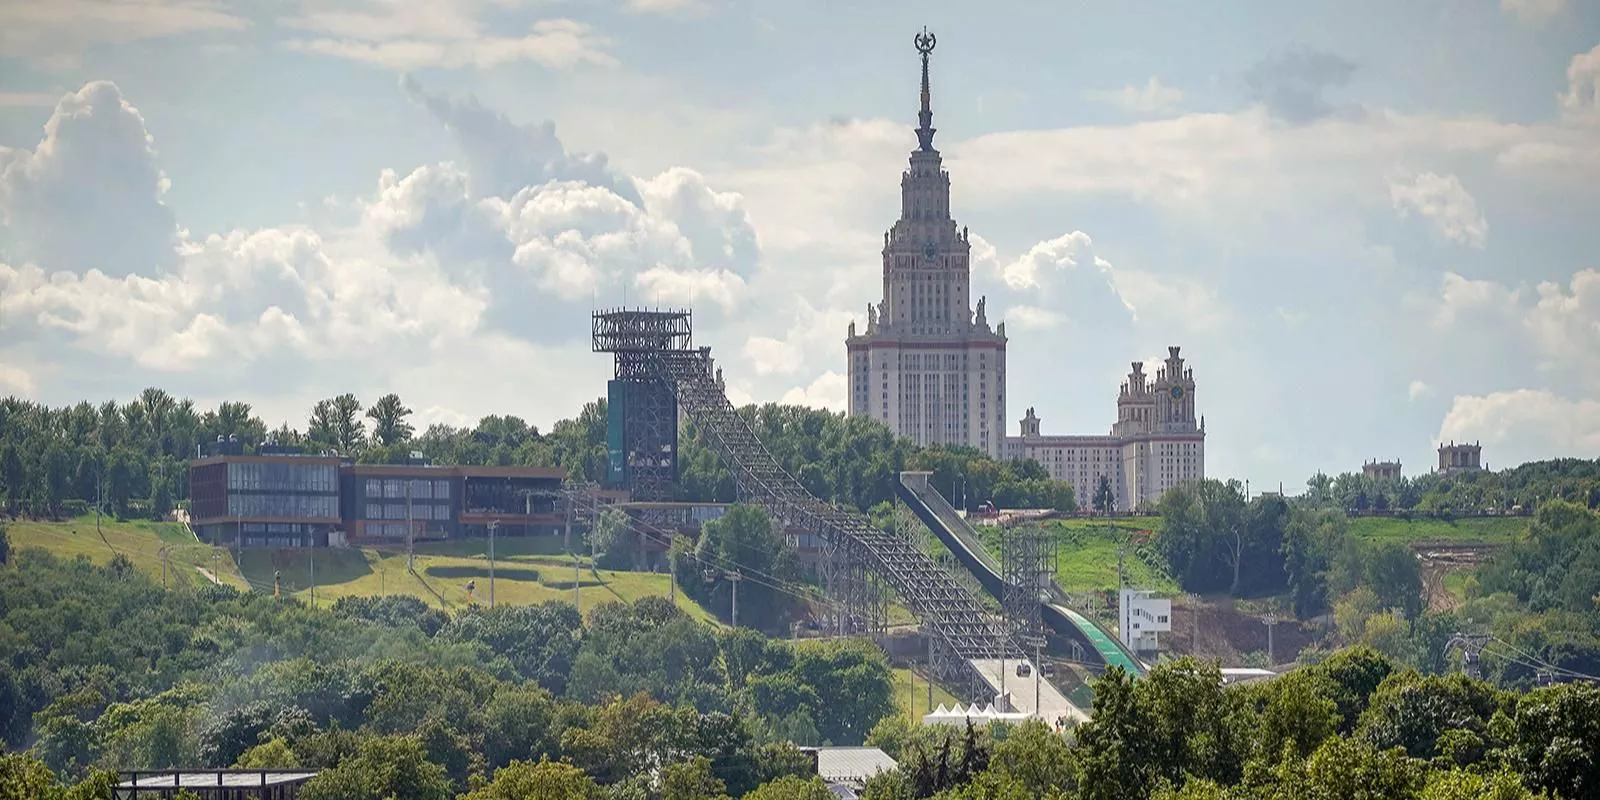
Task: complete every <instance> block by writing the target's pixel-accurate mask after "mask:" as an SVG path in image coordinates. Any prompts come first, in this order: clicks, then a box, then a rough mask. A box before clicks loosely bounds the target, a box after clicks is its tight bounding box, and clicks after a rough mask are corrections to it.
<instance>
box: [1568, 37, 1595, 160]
mask: <svg viewBox="0 0 1600 800" xmlns="http://www.w3.org/2000/svg"><path fill="white" fill-rule="evenodd" d="M1560 100H1561V110H1562V111H1563V112H1565V113H1566V114H1567V115H1568V116H1571V117H1578V118H1587V119H1593V118H1594V117H1595V116H1596V114H1597V113H1600V44H1597V45H1595V46H1594V48H1593V49H1592V50H1590V51H1589V52H1587V53H1579V54H1578V55H1575V56H1573V57H1572V60H1571V61H1570V62H1568V63H1567V91H1566V92H1565V93H1564V94H1562V95H1561V97H1560ZM1591 144H1592V142H1591Z"/></svg>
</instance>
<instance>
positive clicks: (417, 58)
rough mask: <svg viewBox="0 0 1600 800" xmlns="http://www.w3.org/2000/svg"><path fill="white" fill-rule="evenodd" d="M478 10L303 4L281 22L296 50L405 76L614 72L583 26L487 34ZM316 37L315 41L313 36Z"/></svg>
mask: <svg viewBox="0 0 1600 800" xmlns="http://www.w3.org/2000/svg"><path fill="white" fill-rule="evenodd" d="M480 5H482V4H481V3H477V2H439V3H427V2H416V1H414V0H400V2H357V3H334V4H332V5H329V4H326V3H320V2H307V3H306V4H305V6H304V7H303V8H302V9H301V12H300V13H299V14H296V15H294V16H290V17H286V18H284V19H283V20H281V23H282V24H283V25H285V26H287V27H290V28H295V29H299V30H304V31H309V32H311V33H312V34H313V36H311V37H309V38H295V39H290V40H289V41H288V42H287V46H288V47H290V48H291V49H294V50H300V51H303V52H308V53H318V54H321V55H326V56H332V57H335V58H344V59H349V60H352V61H359V62H363V63H367V64H373V65H376V66H380V67H386V68H389V69H393V70H397V71H401V72H405V71H409V70H415V69H420V68H423V67H441V68H445V69H462V68H476V69H488V68H490V67H495V66H498V65H501V64H508V63H515V62H520V61H531V62H534V63H537V64H541V65H543V66H546V67H550V68H552V69H571V68H574V67H579V66H584V65H595V66H615V65H616V64H617V59H616V58H615V57H614V56H612V55H611V54H610V53H609V52H607V51H608V49H609V48H610V47H611V44H612V41H611V39H610V38H609V37H606V36H603V35H600V34H598V33H596V32H595V31H594V30H593V29H592V28H591V27H590V26H588V25H587V24H585V23H582V22H578V21H576V20H571V19H544V20H539V21H537V22H535V23H533V24H532V26H531V27H530V28H529V29H528V32H527V33H526V34H523V35H521V36H497V35H492V34H490V33H488V32H486V30H485V27H486V26H485V25H484V24H483V22H482V20H480V19H479V12H480V11H481V9H480V8H479V6H480ZM316 34H321V35H316Z"/></svg>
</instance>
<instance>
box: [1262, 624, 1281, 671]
mask: <svg viewBox="0 0 1600 800" xmlns="http://www.w3.org/2000/svg"><path fill="white" fill-rule="evenodd" d="M1261 624H1263V625H1266V626H1267V668H1268V669H1271V668H1272V664H1273V660H1272V629H1273V627H1274V626H1276V625H1277V624H1278V615H1277V614H1272V613H1268V614H1267V615H1266V616H1265V617H1262V618H1261Z"/></svg>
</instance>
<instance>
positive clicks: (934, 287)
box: [845, 28, 1006, 455]
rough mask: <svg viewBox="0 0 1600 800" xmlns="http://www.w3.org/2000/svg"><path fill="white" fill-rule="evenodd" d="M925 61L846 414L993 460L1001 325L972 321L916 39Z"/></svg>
mask: <svg viewBox="0 0 1600 800" xmlns="http://www.w3.org/2000/svg"><path fill="white" fill-rule="evenodd" d="M913 43H914V44H915V45H916V49H917V53H918V54H919V55H920V57H921V60H922V91H921V95H920V100H921V104H920V106H921V107H920V109H919V110H918V112H917V128H916V134H917V147H916V149H915V150H912V151H911V158H910V164H909V165H908V166H907V168H906V171H905V172H904V173H903V174H902V175H901V176H900V218H899V219H897V220H896V221H895V223H894V225H893V226H892V227H890V229H889V230H888V231H887V232H885V233H884V236H883V250H882V258H883V298H882V300H880V301H879V302H878V303H876V304H871V305H869V306H868V307H867V319H866V330H865V332H864V333H861V334H859V335H857V332H856V331H857V329H856V328H855V326H854V325H853V324H852V327H851V330H850V332H849V334H848V338H846V340H845V349H846V351H847V352H848V353H849V357H850V369H849V376H850V378H849V382H850V413H852V414H864V415H867V416H871V417H874V418H876V419H880V420H883V421H884V422H885V423H887V424H888V425H889V427H890V428H892V429H894V430H895V432H897V433H899V434H900V435H902V436H906V437H908V438H911V439H912V440H914V441H916V442H917V443H918V444H924V445H926V444H964V445H970V446H972V447H976V448H978V449H979V450H982V451H984V452H987V453H990V454H991V455H999V454H1000V451H1001V445H1002V442H1003V440H1004V438H1005V343H1006V338H1005V325H1004V324H1003V323H1002V324H1000V325H998V326H996V327H995V328H991V327H990V326H989V320H988V317H987V313H986V309H985V308H984V302H983V299H982V298H979V299H978V301H977V308H976V313H974V309H973V305H972V296H971V283H972V275H971V268H970V265H971V252H972V245H971V243H970V240H969V238H968V235H967V231H966V229H964V228H960V229H958V228H957V226H956V222H955V219H954V218H953V217H952V216H951V214H950V173H948V172H945V170H944V161H943V158H942V157H941V156H940V155H939V151H938V150H936V149H934V146H933V135H934V133H935V129H934V127H933V107H932V92H931V89H930V86H929V76H928V61H929V56H930V55H931V54H932V53H933V48H934V45H935V44H937V39H936V38H935V37H934V35H933V34H932V33H931V32H929V31H928V30H927V29H926V28H924V29H923V30H922V32H921V33H919V34H917V35H916V37H915V38H914V39H913Z"/></svg>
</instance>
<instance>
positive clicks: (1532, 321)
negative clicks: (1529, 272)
mask: <svg viewBox="0 0 1600 800" xmlns="http://www.w3.org/2000/svg"><path fill="white" fill-rule="evenodd" d="M1537 294H1538V300H1537V301H1536V302H1535V303H1534V305H1533V308H1532V309H1530V310H1529V311H1528V316H1527V325H1528V328H1529V330H1530V331H1531V332H1532V334H1533V337H1534V340H1535V341H1536V342H1537V343H1538V344H1539V346H1540V347H1541V348H1542V349H1543V350H1544V352H1545V353H1546V354H1547V356H1548V358H1549V360H1550V362H1551V365H1552V366H1556V365H1560V364H1568V365H1573V366H1577V367H1578V368H1579V369H1583V370H1585V371H1587V372H1588V373H1589V374H1595V373H1596V372H1597V371H1600V271H1597V270H1594V269H1586V270H1582V271H1580V272H1578V273H1577V274H1575V275H1573V276H1572V280H1571V282H1570V284H1569V285H1568V286H1562V285H1561V284H1559V283H1555V282H1552V281H1545V282H1542V283H1540V284H1539V286H1538V290H1537Z"/></svg>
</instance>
